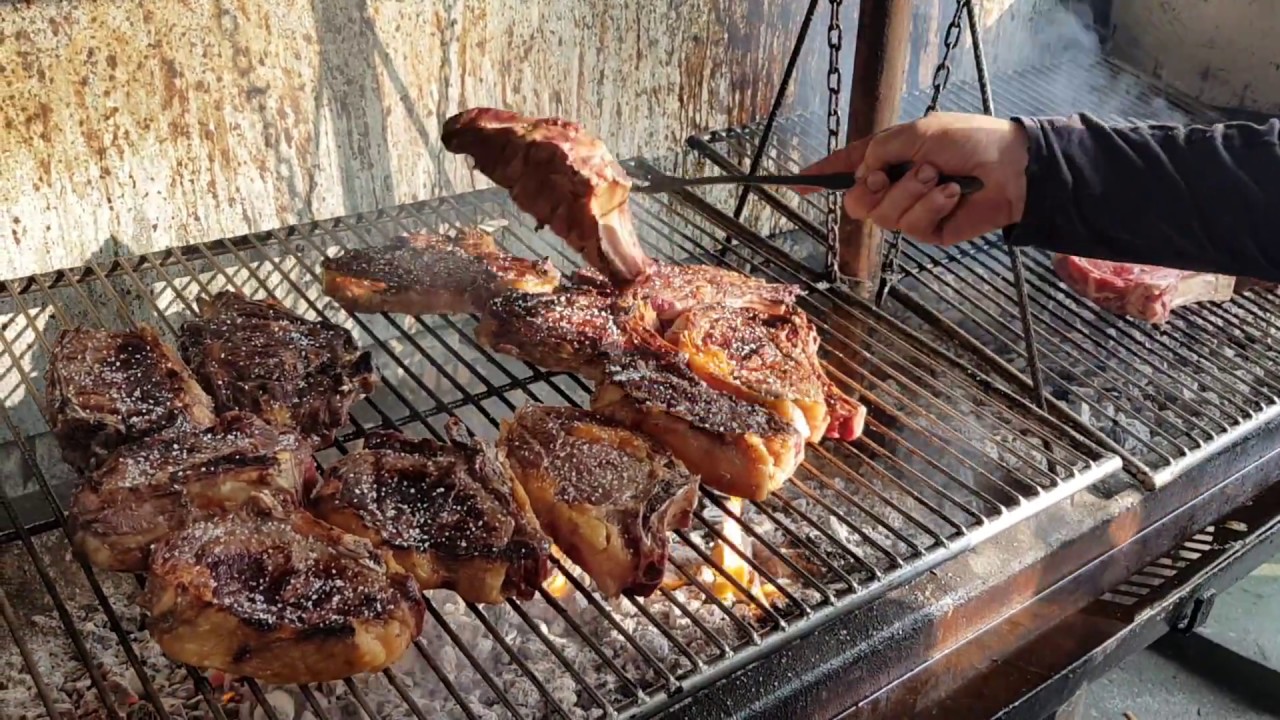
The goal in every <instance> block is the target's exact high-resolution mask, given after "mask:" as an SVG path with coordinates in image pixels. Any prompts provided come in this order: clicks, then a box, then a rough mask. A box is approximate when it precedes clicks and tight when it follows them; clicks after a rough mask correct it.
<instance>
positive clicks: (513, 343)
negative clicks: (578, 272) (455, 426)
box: [475, 286, 656, 381]
mask: <svg viewBox="0 0 1280 720" xmlns="http://www.w3.org/2000/svg"><path fill="white" fill-rule="evenodd" d="M655 327H656V321H654V319H653V317H652V312H651V311H650V309H649V307H648V306H647V305H645V304H643V303H631V302H629V301H626V300H624V299H622V298H619V297H618V296H616V295H615V294H613V293H602V292H596V291H595V290H590V289H582V288H579V287H574V286H567V287H564V288H561V289H560V290H557V291H555V292H551V293H542V294H530V293H521V292H509V293H506V294H505V295H503V296H501V297H499V298H497V299H496V300H494V301H493V302H492V303H490V304H489V308H488V309H487V310H486V311H485V313H484V316H483V317H482V318H481V320H480V323H479V324H478V325H477V326H476V330H475V335H476V341H477V342H479V343H480V344H481V345H483V346H484V347H486V348H489V349H490V350H493V351H495V352H500V353H503V354H505V355H511V356H512V357H516V358H519V359H521V360H524V361H525V362H527V363H530V364H532V365H536V366H537V367H540V368H542V369H544V370H550V371H552V372H574V373H578V374H579V375H582V376H583V377H585V378H587V379H589V380H592V381H597V380H599V379H600V376H601V372H602V371H603V367H604V361H605V354H606V351H607V350H610V349H612V350H625V349H627V348H630V347H634V346H638V345H643V344H646V343H647V342H649V341H650V339H651V338H652V337H656V336H654V335H653V332H654V328H655Z"/></svg>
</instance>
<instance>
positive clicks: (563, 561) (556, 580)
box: [542, 545, 578, 599]
mask: <svg viewBox="0 0 1280 720" xmlns="http://www.w3.org/2000/svg"><path fill="white" fill-rule="evenodd" d="M551 555H552V556H553V557H555V559H556V560H557V561H559V563H560V566H561V567H562V568H564V571H563V572H562V571H561V570H559V569H556V570H552V571H551V577H549V578H547V580H546V582H544V583H542V589H543V590H546V591H547V592H548V593H550V594H551V597H553V598H557V599H558V598H562V597H565V596H567V595H569V594H571V593H573V583H571V582H569V578H567V577H565V575H564V572H574V571H576V570H577V569H578V568H577V567H576V566H575V565H574V564H573V563H571V562H569V558H567V557H565V556H564V555H563V554H561V552H560V548H558V547H556V546H555V545H552V546H551Z"/></svg>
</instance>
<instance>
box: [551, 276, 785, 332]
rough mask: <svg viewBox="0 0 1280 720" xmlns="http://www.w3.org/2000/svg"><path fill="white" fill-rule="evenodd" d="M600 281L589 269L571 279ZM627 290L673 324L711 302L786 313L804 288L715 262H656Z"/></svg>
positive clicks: (591, 283) (596, 284) (589, 282)
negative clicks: (741, 271)
mask: <svg viewBox="0 0 1280 720" xmlns="http://www.w3.org/2000/svg"><path fill="white" fill-rule="evenodd" d="M601 281H602V278H601V277H600V276H599V275H598V274H596V273H593V272H591V271H589V270H579V271H576V272H574V273H573V276H572V278H571V282H573V283H575V284H577V285H580V286H583V287H600V286H601ZM626 292H627V293H628V294H629V295H630V296H631V297H633V298H635V299H636V300H641V301H644V302H647V303H649V304H650V305H652V306H653V309H654V312H655V313H657V315H658V319H659V320H661V321H662V322H663V323H670V322H674V321H675V320H676V319H677V318H679V317H680V316H681V315H683V314H685V313H686V312H689V311H690V310H692V309H693V308H695V307H697V306H699V305H705V304H708V303H719V304H722V305H729V306H732V307H747V308H754V309H756V310H760V311H762V312H767V313H785V312H789V311H790V310H791V309H792V307H793V305H794V303H795V301H796V298H798V297H800V294H801V293H802V292H803V291H802V290H801V289H800V287H799V286H797V285H785V284H782V283H774V282H769V281H767V280H761V279H760V278H756V277H752V276H750V275H745V274H743V273H740V272H738V271H737V270H733V269H730V268H725V267H717V266H715V265H678V264H675V263H655V264H654V265H653V266H652V267H651V268H650V270H649V273H648V274H647V275H645V277H643V278H641V279H640V280H638V281H636V282H635V283H633V284H632V285H631V286H630V287H628V288H627V290H626Z"/></svg>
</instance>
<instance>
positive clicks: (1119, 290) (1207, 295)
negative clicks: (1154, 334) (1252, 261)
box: [1053, 255, 1236, 324]
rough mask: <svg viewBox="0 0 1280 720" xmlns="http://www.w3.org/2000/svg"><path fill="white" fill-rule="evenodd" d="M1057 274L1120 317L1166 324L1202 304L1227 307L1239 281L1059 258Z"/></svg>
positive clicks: (1158, 269)
mask: <svg viewBox="0 0 1280 720" xmlns="http://www.w3.org/2000/svg"><path fill="white" fill-rule="evenodd" d="M1053 269H1054V271H1055V272H1056V273H1057V274H1058V277H1059V278H1061V279H1062V282H1063V283H1065V284H1066V286H1067V287H1069V288H1071V289H1072V290H1074V291H1076V292H1077V293H1078V294H1080V295H1082V296H1084V297H1086V298H1088V299H1089V300H1092V301H1093V302H1094V304H1096V305H1097V306H1098V307H1100V308H1102V309H1104V310H1107V311H1109V312H1113V313H1115V314H1117V315H1129V316H1131V317H1135V318H1137V319H1139V320H1143V321H1146V322H1149V323H1156V324H1159V323H1163V322H1165V321H1167V320H1168V319H1169V316H1170V314H1171V313H1172V312H1173V309H1174V308H1176V307H1180V306H1182V305H1190V304H1192V303H1198V302H1226V301H1227V300H1230V299H1231V297H1232V295H1233V293H1234V289H1235V284H1236V279H1235V278H1233V277H1230V276H1227V275H1214V274H1212V273H1201V272H1188V271H1185V270H1170V269H1168V268H1160V267H1153V266H1150V265H1131V264H1127V263H1116V262H1109V261H1106V260H1090V259H1088V258H1079V257H1072V256H1070V255H1057V256H1055V257H1054V259H1053Z"/></svg>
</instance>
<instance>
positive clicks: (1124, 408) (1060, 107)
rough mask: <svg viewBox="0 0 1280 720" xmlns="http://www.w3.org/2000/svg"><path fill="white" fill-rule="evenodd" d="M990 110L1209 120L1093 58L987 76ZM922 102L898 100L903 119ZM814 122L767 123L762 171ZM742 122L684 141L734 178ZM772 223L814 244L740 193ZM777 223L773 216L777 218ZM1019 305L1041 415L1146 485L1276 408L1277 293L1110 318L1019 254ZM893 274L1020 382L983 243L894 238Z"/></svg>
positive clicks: (819, 143) (1002, 275)
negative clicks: (898, 247)
mask: <svg viewBox="0 0 1280 720" xmlns="http://www.w3.org/2000/svg"><path fill="white" fill-rule="evenodd" d="M993 87H994V90H995V94H996V97H997V102H998V106H999V107H1001V108H1004V109H1005V111H1006V112H1008V113H1009V114H1025V115H1055V114H1058V115H1061V114H1067V113H1071V112H1078V111H1082V110H1084V111H1090V112H1094V113H1095V114H1096V115H1099V116H1101V117H1103V118H1106V119H1108V120H1110V121H1113V122H1128V121H1134V120H1135V118H1138V117H1146V118H1150V119H1151V120H1154V121H1174V120H1185V119H1187V118H1194V119H1196V120H1201V121H1204V120H1214V119H1216V118H1217V115H1216V114H1215V113H1214V112H1212V111H1211V110H1209V109H1207V108H1204V107H1201V106H1198V105H1196V104H1195V103H1193V102H1191V101H1187V100H1182V99H1178V98H1167V97H1164V96H1161V95H1160V94H1159V93H1157V92H1155V91H1154V90H1152V89H1150V88H1149V87H1146V86H1144V85H1142V84H1141V81H1140V80H1139V79H1138V78H1137V77H1136V76H1134V75H1132V74H1130V73H1129V72H1128V71H1126V70H1124V69H1123V68H1121V67H1119V66H1117V65H1115V64H1113V63H1110V62H1107V61H1100V62H1094V63H1091V64H1090V63H1075V62H1062V63H1059V64H1055V65H1051V66H1045V67H1037V68H1032V69H1028V70H1024V71H1020V72H1016V73H1010V74H1007V75H1002V76H999V77H998V78H997V79H996V81H995V82H993ZM959 90H960V91H958V92H953V93H951V96H950V99H951V100H952V102H957V103H961V104H960V105H959V106H958V107H956V108H954V109H957V110H962V111H968V112H981V106H980V99H979V97H978V95H977V92H976V89H975V88H973V87H972V86H970V87H961V88H959ZM926 99H927V98H925V97H924V96H923V95H913V96H911V97H909V98H908V99H907V101H906V102H904V109H903V115H904V117H914V116H915V115H917V114H918V113H919V112H920V111H921V110H922V108H923V105H924V102H925V101H926ZM820 120H821V119H820V118H817V117H814V118H812V119H810V118H807V117H798V118H790V119H787V120H784V121H780V122H779V123H778V125H777V126H776V128H775V130H774V133H773V139H771V140H770V143H769V145H770V146H771V147H770V148H769V150H768V152H766V153H765V156H766V159H765V167H764V168H763V170H762V171H763V172H793V171H794V170H796V169H798V168H799V167H801V166H803V165H804V164H806V163H807V162H808V161H811V160H814V159H816V158H817V157H819V156H821V155H822V154H824V150H823V148H824V146H823V137H824V136H823V134H822V132H823V128H822V127H821V122H820ZM758 138H759V131H758V130H757V129H755V128H745V129H741V130H729V131H722V132H716V133H712V134H710V135H708V136H706V137H702V138H693V139H691V141H690V142H691V144H692V145H693V146H694V147H695V149H697V150H699V151H700V152H701V153H702V154H704V155H705V156H707V157H708V158H709V159H711V160H712V162H714V163H716V164H717V165H719V166H720V167H721V168H722V169H724V170H725V171H727V172H741V169H740V168H742V167H744V166H745V165H746V159H747V158H749V157H751V155H752V153H753V152H754V150H755V148H756V140H757V139H758ZM753 193H754V194H755V200H756V202H757V204H759V205H764V206H766V207H768V208H769V212H771V213H773V214H774V217H775V218H777V219H778V221H779V222H778V228H779V229H790V230H793V231H795V230H796V229H798V231H799V232H798V234H801V235H807V236H808V237H812V238H820V237H822V236H823V233H822V225H821V222H822V217H823V215H822V207H821V206H820V205H818V204H817V203H816V202H814V201H812V200H810V199H807V198H805V199H800V200H796V199H794V198H795V196H794V195H787V196H785V197H784V196H783V195H781V194H778V193H773V192H771V191H768V190H763V189H754V188H753ZM783 219H785V222H781V221H782V220H783ZM1024 255H1025V257H1026V267H1027V279H1028V285H1029V291H1030V297H1029V300H1030V305H1031V311H1032V317H1033V319H1034V322H1035V327H1036V330H1037V337H1038V348H1039V350H1040V354H1041V362H1042V364H1043V366H1044V378H1045V386H1046V390H1047V392H1048V393H1049V395H1050V397H1051V399H1052V401H1053V404H1054V406H1055V408H1056V409H1057V410H1058V411H1059V412H1060V413H1062V414H1064V415H1069V416H1071V417H1074V418H1075V419H1076V421H1077V423H1078V424H1079V426H1080V427H1081V428H1082V429H1083V430H1086V431H1087V432H1088V433H1089V434H1090V437H1091V439H1093V440H1094V441H1096V442H1098V443H1099V444H1101V445H1102V446H1104V447H1106V448H1107V449H1109V450H1111V451H1112V452H1115V453H1116V454H1117V455H1119V456H1121V457H1122V458H1123V459H1124V461H1125V466H1126V468H1127V469H1128V470H1129V471H1130V472H1131V473H1132V474H1134V475H1135V476H1136V477H1138V478H1139V479H1140V480H1142V481H1143V482H1144V484H1145V485H1147V487H1149V488H1154V487H1158V486H1160V485H1162V484H1164V483H1166V482H1168V481H1169V480H1171V479H1173V478H1175V477H1177V476H1178V475H1179V474H1180V473H1181V472H1183V471H1185V470H1186V469H1187V468H1189V467H1191V466H1192V465H1194V464H1196V463H1197V462H1199V461H1201V460H1203V459H1204V458H1206V457H1208V456H1210V455H1211V454H1213V453H1214V452H1217V451H1218V450H1220V449H1222V448H1224V447H1225V446H1226V445H1228V444H1229V443H1231V442H1232V441H1234V440H1236V439H1238V438H1240V437H1242V436H1243V435H1245V434H1246V433H1248V432H1250V431H1251V430H1253V429H1255V428H1256V427H1258V426H1259V425H1260V424H1262V423H1265V422H1266V421H1268V420H1271V419H1273V418H1275V417H1276V415H1277V414H1280V394H1278V393H1280V381H1278V380H1277V378H1278V377H1280V336H1277V325H1276V323H1275V320H1274V318H1275V314H1276V310H1277V309H1278V308H1280V296H1277V295H1275V294H1274V293H1269V292H1261V291H1257V290H1251V291H1248V292H1246V293H1244V294H1243V295H1240V296H1238V297H1237V298H1236V300H1234V301H1232V302H1231V303H1229V304H1226V305H1197V306H1192V307H1188V308H1183V309H1180V310H1178V311H1177V312H1175V313H1174V318H1173V320H1172V321H1170V322H1169V323H1168V324H1167V325H1166V326H1165V327H1163V328H1153V327H1151V326H1148V325H1145V324H1143V323H1141V322H1139V321H1135V320H1129V319H1124V318H1118V317H1115V316H1112V315H1111V314H1109V313H1107V312H1105V311H1102V310H1100V309H1098V308H1096V307H1094V306H1093V305H1092V304H1091V303H1090V302H1089V301H1087V300H1085V299H1083V298H1081V297H1079V296H1077V295H1076V294H1074V293H1073V292H1071V291H1070V290H1068V289H1066V288H1065V287H1064V286H1062V285H1061V284H1060V283H1059V282H1058V280H1057V277H1056V275H1055V274H1054V272H1053V269H1052V267H1051V266H1050V264H1049V257H1048V255H1047V254H1046V253H1043V252H1040V251H1026V252H1024ZM901 271H902V274H903V277H902V279H901V281H900V282H899V284H898V286H897V288H896V289H895V291H894V292H893V294H892V295H891V297H893V298H895V299H896V300H897V301H898V302H899V303H900V304H901V305H904V306H906V307H908V308H910V309H911V310H913V311H915V313H916V314H917V315H918V316H919V317H920V318H921V319H924V320H926V321H927V322H930V323H931V324H933V325H934V326H938V327H943V328H946V329H947V330H949V332H950V334H951V335H952V336H953V337H956V338H957V339H959V340H960V341H961V342H962V344H964V345H965V346H966V347H967V348H968V349H970V350H971V351H973V352H975V353H977V354H979V355H981V356H983V357H984V359H987V360H989V361H991V362H992V363H993V364H995V365H997V366H1002V367H1004V368H1006V369H1008V370H1010V371H1011V372H1012V373H1016V375H1018V376H1019V377H1020V380H1019V381H1018V382H1019V384H1020V385H1022V386H1023V387H1024V388H1030V381H1029V380H1028V379H1027V367H1026V365H1027V363H1026V355H1025V349H1024V347H1023V343H1022V337H1023V336H1022V329H1021V326H1020V324H1019V318H1018V297H1017V293H1016V290H1015V284H1014V279H1013V271H1012V269H1011V267H1010V259H1009V256H1008V253H1006V252H1005V251H1004V250H1003V248H1002V247H1001V246H1000V243H999V240H998V239H996V238H994V237H987V238H984V239H981V240H978V241H974V242H971V243H967V244H964V245H961V246H958V247H955V248H950V249H938V248H931V247H927V246H923V245H918V244H915V243H911V242H908V243H904V246H903V251H902V256H901Z"/></svg>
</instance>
